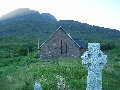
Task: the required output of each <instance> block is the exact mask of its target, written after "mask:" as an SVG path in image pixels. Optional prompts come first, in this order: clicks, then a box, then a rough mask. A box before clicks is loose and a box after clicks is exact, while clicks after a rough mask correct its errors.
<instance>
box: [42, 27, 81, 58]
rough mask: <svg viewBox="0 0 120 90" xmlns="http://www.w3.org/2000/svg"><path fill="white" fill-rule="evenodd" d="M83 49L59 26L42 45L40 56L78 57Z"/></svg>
mask: <svg viewBox="0 0 120 90" xmlns="http://www.w3.org/2000/svg"><path fill="white" fill-rule="evenodd" d="M82 53H83V49H82V48H81V47H80V46H79V45H77V44H76V43H75V41H74V40H73V39H72V38H71V36H70V35H69V34H68V33H67V32H66V31H64V29H63V28H62V27H59V28H58V29H57V30H56V31H55V32H54V33H53V34H52V35H51V36H50V37H49V38H48V39H47V40H46V41H45V42H44V43H43V44H42V45H41V49H40V58H41V59H46V58H58V57H79V56H81V54H82Z"/></svg>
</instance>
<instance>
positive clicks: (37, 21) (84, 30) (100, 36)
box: [0, 8, 120, 42]
mask: <svg viewBox="0 0 120 90" xmlns="http://www.w3.org/2000/svg"><path fill="white" fill-rule="evenodd" d="M60 25H61V26H62V27H63V28H64V29H65V30H66V31H67V32H68V33H69V34H70V35H71V36H72V37H73V38H78V39H83V40H86V41H89V42H90V41H102V40H112V41H117V42H118V41H119V40H120V31H118V30H115V29H109V28H104V27H99V26H94V25H89V24H87V23H81V22H78V21H74V20H60V21H57V19H56V18H55V17H54V16H53V15H51V14H50V13H42V14H40V13H39V12H38V11H35V10H30V9H28V8H22V9H17V10H14V11H12V12H10V13H8V14H6V15H4V16H2V17H1V18H0V37H1V38H2V37H14V38H15V37H16V38H19V37H20V38H22V37H26V38H28V40H29V39H30V40H31V39H33V40H42V41H44V39H47V38H48V37H49V36H50V35H51V34H52V33H53V32H54V31H55V30H56V29H57V28H58V27H59V26H60ZM22 39H23V38H22ZM24 39H25V38H24Z"/></svg>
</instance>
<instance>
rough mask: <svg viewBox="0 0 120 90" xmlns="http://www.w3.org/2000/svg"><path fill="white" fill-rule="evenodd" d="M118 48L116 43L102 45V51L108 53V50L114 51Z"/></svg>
mask: <svg viewBox="0 0 120 90" xmlns="http://www.w3.org/2000/svg"><path fill="white" fill-rule="evenodd" d="M115 47H116V46H115V44H114V43H107V44H103V45H101V50H103V51H106V50H111V49H114V48H115Z"/></svg>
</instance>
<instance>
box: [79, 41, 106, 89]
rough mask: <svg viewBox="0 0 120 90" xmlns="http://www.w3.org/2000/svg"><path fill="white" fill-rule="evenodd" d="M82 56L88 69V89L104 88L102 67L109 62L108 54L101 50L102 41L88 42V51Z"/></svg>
mask: <svg viewBox="0 0 120 90" xmlns="http://www.w3.org/2000/svg"><path fill="white" fill-rule="evenodd" d="M81 58H82V59H83V60H82V64H83V65H84V66H85V68H87V70H88V76H87V88H86V90H102V69H103V66H104V65H105V64H106V63H107V55H104V54H103V52H102V51H101V50H100V43H88V51H86V52H85V53H84V54H83V55H82V56H81Z"/></svg>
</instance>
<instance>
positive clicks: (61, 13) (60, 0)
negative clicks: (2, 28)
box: [0, 0, 120, 30]
mask: <svg viewBox="0 0 120 90" xmlns="http://www.w3.org/2000/svg"><path fill="white" fill-rule="evenodd" d="M17 8H30V9H31V10H36V11H39V12H40V13H46V12H47V13H51V14H52V15H54V16H55V17H56V18H57V20H66V19H67V20H75V21H79V22H83V23H88V24H91V25H97V26H101V27H106V28H112V29H118V30H120V0H0V16H2V15H4V14H6V13H8V12H10V11H12V10H14V9H17Z"/></svg>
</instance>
